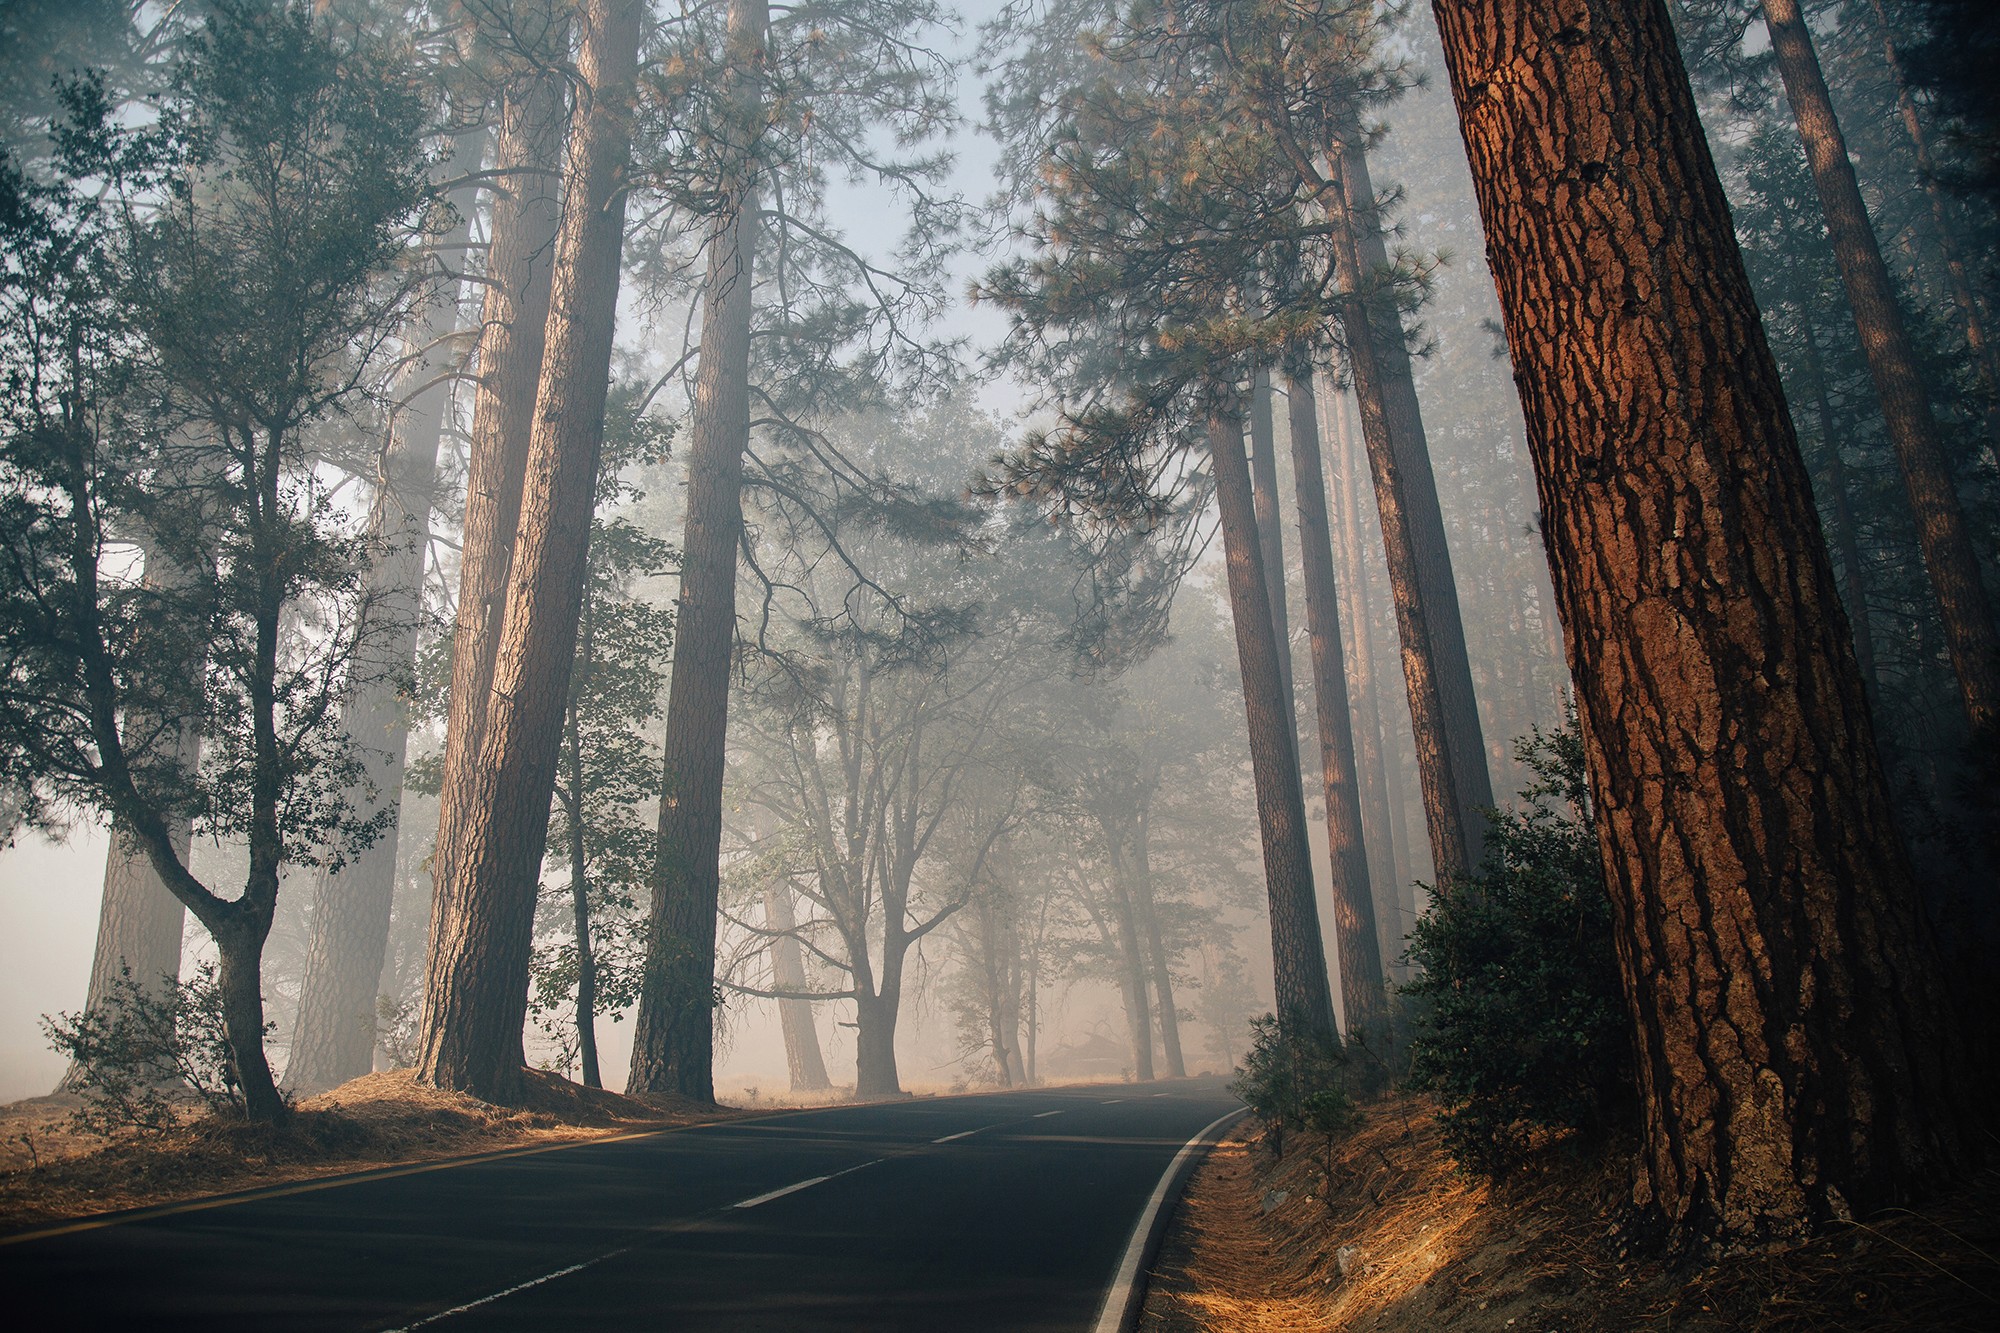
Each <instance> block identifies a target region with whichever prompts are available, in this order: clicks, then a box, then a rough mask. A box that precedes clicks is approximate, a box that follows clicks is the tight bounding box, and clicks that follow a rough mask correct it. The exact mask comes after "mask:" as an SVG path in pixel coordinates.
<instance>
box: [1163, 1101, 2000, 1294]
mask: <svg viewBox="0 0 2000 1333" xmlns="http://www.w3.org/2000/svg"><path fill="white" fill-rule="evenodd" d="M1431 1112H1432V1108H1431V1107H1430V1106H1429V1105H1428V1104H1427V1103H1426V1102H1424V1101H1423V1100H1421V1099H1417V1098H1408V1097H1405V1098H1399V1099H1396V1100H1394V1101H1391V1102H1387V1103H1384V1104H1381V1105H1378V1106H1376V1107H1373V1108H1370V1109H1369V1111H1368V1112H1367V1113H1366V1115H1365V1118H1364V1120H1363V1123H1362V1125H1361V1126H1360V1128H1359V1129H1358V1130H1356V1131H1355V1132H1354V1133H1353V1134H1351V1135H1350V1136H1349V1137H1347V1138H1346V1139H1344V1140H1342V1141H1340V1142H1338V1143H1336V1144H1335V1145H1334V1150H1333V1156H1332V1172H1331V1175H1330V1176H1329V1174H1328V1171H1327V1154H1326V1145H1325V1142H1324V1140H1320V1139H1316V1138H1308V1137H1305V1136H1296V1135H1295V1136H1291V1137H1290V1138H1289V1140H1288V1142H1287V1145H1286V1152H1285V1155H1284V1156H1283V1158H1282V1159H1280V1158H1276V1157H1275V1156H1274V1155H1273V1154H1272V1152H1271V1150H1270V1144H1269V1141H1268V1139H1267V1138H1266V1136H1265V1135H1264V1134H1263V1132H1262V1131H1261V1130H1260V1129H1259V1128H1258V1127H1257V1126H1256V1125H1255V1124H1254V1122H1246V1124H1245V1126H1244V1127H1243V1128H1241V1129H1239V1131H1238V1132H1237V1133H1236V1134H1234V1135H1232V1136H1231V1137H1230V1138H1229V1139H1228V1140H1226V1141H1225V1142H1224V1143H1223V1144H1221V1145H1220V1146H1219V1147H1218V1148H1217V1149H1216V1151H1215V1152H1214V1154H1212V1155H1211V1157H1210V1158H1209V1160H1208V1162H1207V1163H1206V1164H1204V1166H1203V1167H1202V1168H1201V1169H1200V1170H1199V1171H1198V1172H1197V1173H1196V1175H1195V1178H1194V1179H1193V1180H1192V1181H1191V1182H1190V1184H1189V1188H1188V1191H1187V1194H1186V1196H1185V1198H1184V1201H1183V1203H1182V1206H1181V1208H1180V1210H1179V1212H1178V1213H1177V1215H1176V1218H1175V1221H1174V1224H1173V1226H1172V1228H1171V1229H1170V1231H1169V1233H1168V1236H1167V1239H1166V1241H1165V1243H1164V1244H1163V1246H1162V1248H1161V1253H1160V1257H1159V1261H1158V1262H1157V1263H1156V1265H1155V1269H1154V1274H1153V1281H1152V1284H1151V1287H1150V1289H1149V1291H1148V1294H1147V1300H1146V1307H1145V1314H1144V1318H1143V1322H1142V1327H1143V1328H1145V1329H1146V1330H1149V1333H1197V1331H1198V1330H1200V1331H1205V1330H1239V1329H1240V1330H1247V1331H1249V1333H1261V1331H1263V1330H1341V1331H1342V1333H1345V1331H1347V1330H1357V1331H1366V1333H1388V1331H1389V1330H1432V1329H1443V1330H1466V1331H1468V1333H1544V1331H1546V1330H1559V1331H1560V1333H1586V1331H1600V1330H1601V1331H1602V1333H1627V1331H1628V1330H1668V1329H1672V1330H1681V1329H1691V1330H1721V1329H1759V1330H1765V1329H1768V1330H1781V1331H1783V1333H1821V1331H1822V1330H1846V1329H1871V1330H1872V1329H1880V1330H1894V1331H1897V1333H1917V1330H1941V1331H1949V1330H1960V1329H1964V1330H1973V1329H1978V1330H1989V1329H1994V1328H2000V1262H1996V1259H1995V1257H1994V1256H1995V1255H1996V1254H2000V1206H1996V1199H1997V1198H2000V1177H1996V1176H1995V1175H1994V1174H1992V1173H1987V1174H1984V1175H1982V1176H1979V1177H1978V1178H1976V1179H1975V1180H1973V1181H1971V1182H1970V1183H1969V1185H1968V1187H1967V1188H1966V1189H1965V1190H1963V1191H1962V1192H1960V1193H1959V1194H1958V1195H1956V1196H1954V1197H1952V1198H1949V1199H1945V1200H1942V1201H1939V1202H1937V1203H1935V1204H1932V1205H1930V1206H1928V1207H1926V1208H1924V1209H1923V1210H1921V1211H1915V1212H1912V1211H1905V1210H1898V1211H1893V1212H1889V1213H1885V1214H1883V1215H1881V1216H1878V1217H1873V1218H1869V1219H1866V1220H1865V1221H1863V1222H1859V1223H1855V1224H1852V1225H1848V1226H1842V1227H1838V1228H1835V1229H1834V1230H1832V1231H1830V1232H1828V1233H1827V1234H1824V1235H1820V1236H1816V1237H1814V1238H1812V1239H1810V1240H1807V1241H1804V1242H1796V1243H1791V1244H1787V1245H1783V1246H1771V1247H1764V1248H1758V1249H1740V1250H1737V1251H1731V1252H1724V1253H1720V1254H1717V1253H1709V1254H1706V1255H1704V1256H1702V1257H1700V1258H1699V1259H1698V1260H1695V1261H1687V1260H1682V1261H1680V1263H1679V1266H1675V1264H1674V1263H1672V1262H1670V1257H1669V1255H1668V1254H1666V1253H1665V1252H1663V1249H1662V1246H1661V1241H1662V1239H1663V1237H1662V1236H1661V1235H1660V1233H1659V1232H1658V1231H1657V1230H1655V1229H1648V1228H1644V1227H1640V1226H1638V1225H1637V1221H1636V1218H1635V1216H1634V1214H1633V1213H1632V1210H1631V1209H1630V1207H1629V1205H1628V1203H1627V1200H1629V1198H1630V1176H1629V1168H1628V1167H1627V1166H1626V1165H1625V1164H1626V1163H1627V1162H1629V1160H1630V1152H1629V1147H1622V1148H1613V1149H1610V1150H1605V1151H1601V1152H1600V1153H1599V1154H1598V1155H1597V1158H1596V1160H1590V1159H1589V1158H1588V1157H1587V1156H1586V1155H1585V1154H1582V1153H1580V1152H1578V1151H1576V1150H1575V1148H1574V1145H1568V1144H1563V1143H1553V1144H1549V1145H1546V1146H1545V1147H1544V1149H1543V1150H1542V1152H1541V1154H1540V1156H1539V1158H1538V1159H1537V1160H1536V1161H1533V1162H1531V1163H1530V1164H1529V1165H1528V1166H1527V1167H1526V1168H1524V1169H1523V1170H1522V1171H1521V1172H1520V1173H1519V1174H1518V1175H1517V1176H1516V1177H1514V1178H1512V1179H1510V1180H1508V1181H1506V1182H1504V1183H1502V1184H1499V1185H1493V1184H1489V1183H1486V1182H1484V1181H1478V1180H1474V1179H1471V1178H1469V1177H1467V1176H1465V1175H1463V1174H1461V1173H1459V1172H1458V1171H1457V1170H1456V1169H1455V1168H1454V1167H1453V1165H1452V1163H1451V1161H1450V1158H1449V1157H1448V1156H1447V1155H1446V1153H1445V1152H1444V1150H1443V1146H1442V1144H1441V1143H1440V1141H1439V1138H1438V1134H1437V1130H1436V1127H1435V1124H1434V1122H1433V1120H1432V1118H1431ZM1278 1191H1283V1192H1284V1193H1285V1195H1286V1196H1287V1197H1285V1198H1284V1199H1283V1200H1282V1201H1281V1202H1280V1201H1278V1199H1277V1195H1276V1193H1275V1192H1278ZM1267 1198H1268V1199H1270V1200H1271V1201H1272V1202H1273V1203H1274V1205H1275V1206H1274V1207H1272V1208H1271V1209H1270V1210H1269V1211H1268V1212H1267V1211H1266V1210H1265V1202H1266V1200H1267ZM1343 1246H1347V1247H1354V1249H1353V1250H1352V1251H1350V1254H1351V1262H1350V1265H1349V1271H1348V1274H1347V1275H1346V1276H1345V1277H1343V1276H1342V1275H1341V1273H1340V1271H1339V1265H1338V1260H1337V1256H1338V1253H1339V1251H1340V1249H1341V1248H1342V1247H1343Z"/></svg>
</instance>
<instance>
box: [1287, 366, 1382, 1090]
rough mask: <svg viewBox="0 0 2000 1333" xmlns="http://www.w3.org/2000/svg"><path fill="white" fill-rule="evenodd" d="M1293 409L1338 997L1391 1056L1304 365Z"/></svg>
mask: <svg viewBox="0 0 2000 1333" xmlns="http://www.w3.org/2000/svg"><path fill="white" fill-rule="evenodd" d="M1285 387H1286V391H1287V393H1288V395H1289V398H1290V404H1291V427H1292V481H1293V484H1294V489H1296V490H1297V492H1298V506H1299V554H1300V559H1301V560H1302V561H1303V565H1304V571H1305V592H1306V626H1307V632H1308V633H1309V634H1310V635H1311V637H1312V664H1313V703H1314V708H1315V711H1316V712H1317V713H1318V716H1319V759H1320V773H1321V777H1322V779H1323V781H1324V788H1323V790H1324V791H1325V794H1326V840H1327V849H1328V854H1329V857H1330V858H1331V861H1332V871H1333V877H1332V888H1333V926H1334V947H1335V949H1336V950H1337V952H1338V956H1339V958H1340V999H1341V1008H1342V1011H1343V1012H1344V1013H1345V1014H1346V1016H1347V1034H1348V1036H1349V1037H1350V1038H1353V1037H1359V1038H1360V1039H1361V1041H1362V1043H1363V1045H1364V1046H1366V1047H1367V1048H1368V1049H1369V1050H1371V1051H1373V1052H1375V1054H1376V1055H1378V1056H1384V1057H1386V1055H1387V1050H1386V1046H1387V1042H1388V1017H1389V998H1388V991H1387V990H1386V989H1385V987H1384V985H1383V981H1382V952H1381V941H1380V939H1379V937H1378V935H1377V931H1376V923H1375V899H1374V896H1373V894H1372V891H1371V888H1370V885H1369V880H1368V849H1367V839H1366V837H1365V835H1364V833H1363V830H1362V826H1361V792H1360V783H1359V781H1358V779H1357V776H1356V769H1355V762H1354V728H1353V723H1352V720H1351V716H1350V713H1349V708H1348V700H1347V666H1346V663H1345V661H1344V660H1343V659H1342V656H1341V642H1340V599H1339V593H1338V590H1337V586H1336V584H1335V583H1334V574H1333V536H1332V533H1331V531H1330V530H1329V529H1328V526H1327V518H1326V477H1325V474H1324V472H1323V470H1322V469H1321V466H1320V444H1319V413H1318V411H1317V410H1316V409H1315V407H1314V405H1313V395H1312V369H1311V367H1310V365H1300V366H1298V367H1297V368H1296V371H1295V373H1293V374H1291V375H1290V376H1288V377H1287V379H1286V381H1285Z"/></svg>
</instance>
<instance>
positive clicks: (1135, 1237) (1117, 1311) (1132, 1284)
mask: <svg viewBox="0 0 2000 1333" xmlns="http://www.w3.org/2000/svg"><path fill="white" fill-rule="evenodd" d="M1242 1114H1243V1109H1242V1108H1241V1107H1238V1108H1237V1109H1236V1110H1234V1111H1229V1112H1226V1113H1225V1114H1223V1115H1219V1116H1217V1117H1216V1118H1215V1119H1213V1120H1211V1121H1209V1123H1208V1125H1207V1126H1206V1127H1205V1128H1203V1129H1202V1130H1201V1132H1200V1133H1198V1134H1196V1135H1195V1136H1194V1137H1193V1138H1191V1139H1189V1140H1188V1141H1187V1143H1186V1144H1185V1145H1183V1146H1182V1148H1181V1150H1180V1151H1179V1152H1178V1153H1176V1154H1174V1160H1173V1161H1171V1162H1169V1163H1168V1164H1167V1169H1166V1170H1165V1171H1163V1172H1161V1173H1160V1183H1159V1184H1157V1185H1155V1186H1154V1187H1153V1197H1152V1198H1150V1199H1148V1200H1146V1207H1145V1210H1144V1211H1143V1212H1141V1213H1140V1214H1139V1224H1138V1225H1137V1226H1135V1227H1133V1228H1132V1239H1131V1240H1130V1241H1128V1242H1127V1243H1126V1245H1125V1256H1124V1257H1123V1258H1122V1259H1120V1260H1119V1261H1118V1274H1117V1276H1116V1277H1114V1278H1112V1279H1111V1289H1110V1290H1109V1291H1106V1292H1105V1293H1104V1305H1103V1308H1102V1309H1101V1310H1099V1312H1098V1315H1097V1322H1096V1323H1094V1324H1092V1325H1091V1333H1124V1330H1125V1327H1126V1322H1125V1316H1126V1314H1127V1313H1128V1310H1127V1307H1129V1306H1130V1305H1131V1304H1132V1297H1133V1295H1134V1288H1136V1287H1137V1286H1138V1285H1139V1278H1140V1273H1139V1265H1140V1264H1142V1263H1143V1262H1145V1258H1146V1242H1147V1240H1148V1239H1150V1238H1151V1236H1152V1234H1153V1220H1154V1219H1155V1218H1156V1217H1158V1216H1159V1213H1160V1209H1161V1208H1162V1207H1164V1206H1165V1205H1166V1202H1167V1191H1168V1190H1169V1189H1170V1188H1172V1186H1173V1183H1174V1178H1175V1177H1176V1176H1178V1175H1179V1174H1180V1169H1181V1166H1182V1165H1183V1164H1184V1163H1185V1162H1186V1161H1187V1159H1188V1158H1190V1157H1192V1156H1194V1155H1195V1153H1196V1152H1198V1151H1200V1150H1201V1149H1202V1148H1203V1147H1205V1146H1206V1145H1205V1144H1204V1143H1203V1142H1202V1140H1204V1139H1206V1138H1207V1137H1208V1136H1209V1135H1210V1134H1212V1133H1214V1132H1215V1130H1216V1128H1217V1127H1218V1126H1221V1125H1223V1124H1226V1123H1228V1122H1229V1121H1231V1120H1234V1119H1235V1118H1236V1117H1237V1116H1240V1115H1242Z"/></svg>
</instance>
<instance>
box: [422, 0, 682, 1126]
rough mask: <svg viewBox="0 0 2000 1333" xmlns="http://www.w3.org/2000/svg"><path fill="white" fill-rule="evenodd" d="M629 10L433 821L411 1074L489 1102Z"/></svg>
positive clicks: (551, 662)
mask: <svg viewBox="0 0 2000 1333" xmlns="http://www.w3.org/2000/svg"><path fill="white" fill-rule="evenodd" d="M642 13H643V6H642V4H641V3H640V0H589V2H588V3H587V4H585V6H584V8H583V14H582V19H581V23H582V29H583V40H582V45H581V49H580V52H579V56H578V61H577V69H578V74H579V82H578V87H577V93H576V97H577V108H576V125H575V129H574V132H573V134H572V136H571V141H570V151H569V170H568V172H567V173H566V174H567V176H568V179H569V182H570V185H569V190H568V194H567V197H566V198H565V200H564V204H563V218H562V225H561V227H560V229H559V230H558V233H557V237H556V263H555V274H554V283H553V287H552V289H551V292H550V301H549V325H548V345H547V349H546V351H545V352H544V355H543V358H542V375H541V383H540V386H539V387H538V388H537V390H536V394H535V427H534V433H533V435H532V437H531V439H530V441H529V446H528V467H527V473H526V476H525V478H524V481H523V484H522V488H521V518H520V523H519V526H518V528H517V530H516V534H515V542H514V556H513V560H512V564H511V568H510V570H509V573H508V580H507V604H506V611H505V614H504V616H503V618H502V629H501V638H500V648H499V652H498V653H497V654H496V656H495V659H494V666H493V683H492V688H491V695H490V699H489V701H488V707H487V713H486V725H485V728H484V734H483V735H482V736H481V737H480V748H479V758H478V763H477V766H476V768H475V770H474V772H473V773H472V774H471V781H470V783H469V784H468V785H469V790H468V791H467V792H466V793H465V797H464V798H463V799H459V800H456V801H455V802H454V803H452V804H447V805H446V806H445V807H443V808H442V809H441V810H440V812H439V821H438V846H437V853H436V857H435V861H434V864H435V867H436V875H437V899H436V904H435V908H434V911H433V915H432V918H431V941H430V955H429V966H428V968H427V972H426V977H425V986H424V1012H423V1020H422V1027H423V1031H422V1041H423V1051H422V1055H421V1057H420V1058H419V1061H418V1065H417V1069H418V1075H419V1077H420V1078H421V1079H423V1080H424V1081H425V1082H427V1083H432V1084H435V1085H437V1086H440V1087H448V1088H454V1089H459V1090H463V1091H467V1092H472V1093H474V1094H476V1095H478V1096H481V1097H484V1098H486V1099H487V1100H488V1101H504V1100H506V1099H508V1098H510V1097H512V1096H514V1095H515V1094H516V1093H517V1092H518V1090H519V1087H520V1081H521V1080H520V1076H521V1068H522V1049H521V1027H522V1023H523V1021H524V1020H525V1018H526V1016H527V1003H528V968H529V961H530V956H531V953H532V946H533V933H534V916H535V895H536V888H537V884H538V881H539V878H540V872H541V864H542V854H543V851H544V849H545V847H546V845H547V840H548V818H549V796H550V793H551V791H552V789H553V787H554V782H555V771H556V761H557V757H558V754H559V752H560V748H561V740H562V722H563V714H564V710H565V707H566V705H567V702H568V698H569V676H570V670H571V667H572V665H573V664H574V660H575V656H576V638H577V621H578V618H579V613H580V610H581V607H582V604H583V593H584V576H585V561H586V557H587V555H588V546H589V540H590V517H591V508H592V505H593V503H594V501H595V491H596V486H597V470H598V460H599V457H600V455H601V452H602V446H603V443H604V402H605V397H606V393H607V390H608V386H609V381H610V375H611V341H612V332H613V325H614V321H615V317H616V313H617V305H618V269H619V259H620V251H621V248H622V243H623V239H624V232H625V198H626V185H627V181H626V175H627V172H628V169H629V162H630V156H631V153H630V149H631V118H632V112H633V98H634V95H635V93H636V85H637V80H638V51H639V31H640V20H641V15H642ZM446 799H447V801H448V802H453V801H454V797H453V793H452V792H451V791H450V790H447V792H446Z"/></svg>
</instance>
